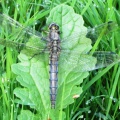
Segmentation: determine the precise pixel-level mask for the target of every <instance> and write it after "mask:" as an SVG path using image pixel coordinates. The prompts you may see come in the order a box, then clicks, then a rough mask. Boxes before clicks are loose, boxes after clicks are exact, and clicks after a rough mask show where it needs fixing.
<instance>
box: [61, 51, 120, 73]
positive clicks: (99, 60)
mask: <svg viewBox="0 0 120 120" xmlns="http://www.w3.org/2000/svg"><path fill="white" fill-rule="evenodd" d="M119 60H120V57H119V56H118V55H117V54H115V53H113V52H104V51H103V52H101V51H97V52H94V53H93V54H92V53H89V54H79V53H76V52H68V53H66V54H65V53H61V54H60V57H59V67H60V69H62V70H63V69H64V70H65V71H67V70H70V71H72V72H85V71H92V70H95V69H99V68H103V67H106V66H108V65H110V64H112V63H116V62H118V61H119Z"/></svg>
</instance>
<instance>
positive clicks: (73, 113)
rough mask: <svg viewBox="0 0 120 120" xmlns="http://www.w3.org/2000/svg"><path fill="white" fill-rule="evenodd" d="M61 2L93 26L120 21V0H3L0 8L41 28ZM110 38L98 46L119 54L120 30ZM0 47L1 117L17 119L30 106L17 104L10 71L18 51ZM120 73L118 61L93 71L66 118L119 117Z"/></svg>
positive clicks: (14, 83) (26, 23)
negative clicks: (119, 32)
mask: <svg viewBox="0 0 120 120" xmlns="http://www.w3.org/2000/svg"><path fill="white" fill-rule="evenodd" d="M61 3H65V4H67V5H69V6H71V7H73V9H74V10H75V12H76V13H78V14H81V15H82V16H83V18H84V21H85V26H87V27H88V26H91V27H94V26H96V25H99V24H101V23H104V22H108V21H116V22H117V23H118V24H119V21H118V20H119V19H118V18H119V9H120V8H119V6H120V2H119V0H116V1H113V0H106V1H102V0H101V1H100V0H94V1H92V0H72V1H70V0H68V1H65V2H64V1H63V2H60V1H57V0H53V1H50V0H48V1H44V0H43V1H41V0H39V1H32V0H31V1H28V0H16V1H12V2H11V1H2V2H1V3H0V11H1V12H2V13H4V14H8V15H9V16H11V17H12V18H14V19H15V20H17V21H18V22H20V23H21V24H24V25H27V26H32V27H34V28H35V29H36V30H40V29H41V28H43V27H44V26H45V21H46V17H47V16H48V15H49V12H50V10H51V9H52V8H54V7H55V6H56V5H59V4H61ZM0 19H1V18H0ZM111 39H112V40H110V38H108V41H103V40H102V41H99V42H98V44H97V47H96V48H95V49H97V50H103V51H113V52H116V53H118V54H119V48H120V47H119V34H118V33H111ZM0 50H1V51H0V59H1V61H0V65H1V67H0V73H1V74H0V88H1V89H0V93H1V97H0V120H16V119H17V116H18V115H19V113H20V111H21V109H23V108H26V109H29V107H26V106H19V105H17V104H16V103H15V98H14V95H13V90H14V88H15V87H16V86H19V84H18V83H17V82H16V80H15V77H16V76H15V75H14V74H13V73H12V72H11V65H12V64H13V63H16V62H18V60H17V55H18V52H19V51H18V52H17V51H15V50H12V49H11V48H5V47H3V46H0ZM119 75H120V68H119V65H118V64H117V65H114V66H113V65H110V66H108V67H107V68H104V69H99V70H96V71H93V72H90V75H89V77H88V78H86V79H85V80H84V82H83V83H82V85H81V86H82V87H83V93H82V95H81V96H80V98H78V99H77V100H76V102H75V103H74V105H73V104H72V105H70V106H68V107H67V108H66V109H65V110H64V111H65V112H66V120H79V119H83V118H85V119H87V120H96V119H104V120H105V119H110V120H117V119H119V117H120V113H119V105H120V104H119V103H120V102H119V93H120V87H119V84H120V81H119Z"/></svg>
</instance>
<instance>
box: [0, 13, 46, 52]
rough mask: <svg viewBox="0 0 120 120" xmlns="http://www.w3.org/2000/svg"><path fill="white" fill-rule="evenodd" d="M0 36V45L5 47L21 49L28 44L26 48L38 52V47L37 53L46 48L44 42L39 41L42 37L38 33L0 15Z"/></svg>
mask: <svg viewBox="0 0 120 120" xmlns="http://www.w3.org/2000/svg"><path fill="white" fill-rule="evenodd" d="M0 34H1V36H0V37H1V41H0V43H1V44H2V45H5V46H9V47H18V48H23V47H25V46H26V45H24V43H26V42H28V43H27V44H28V45H27V46H29V47H27V48H29V49H30V48H31V49H34V50H38V46H39V52H40V50H41V51H42V50H43V49H44V48H45V46H46V41H43V40H41V39H42V35H41V33H40V32H38V31H35V30H33V29H32V28H30V27H24V26H22V25H21V24H20V23H18V22H17V21H15V20H14V19H12V18H10V17H9V16H7V15H5V14H0ZM4 39H5V40H4ZM13 41H16V42H13ZM17 42H18V43H17Z"/></svg>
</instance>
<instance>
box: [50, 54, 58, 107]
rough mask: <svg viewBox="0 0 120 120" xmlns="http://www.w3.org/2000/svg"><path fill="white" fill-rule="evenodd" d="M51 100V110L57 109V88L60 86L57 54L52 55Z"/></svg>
mask: <svg viewBox="0 0 120 120" xmlns="http://www.w3.org/2000/svg"><path fill="white" fill-rule="evenodd" d="M49 73H50V99H51V108H55V102H56V95H57V86H58V57H57V54H56V55H55V54H54V55H50V71H49Z"/></svg>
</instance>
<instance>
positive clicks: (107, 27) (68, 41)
mask: <svg viewBox="0 0 120 120" xmlns="http://www.w3.org/2000/svg"><path fill="white" fill-rule="evenodd" d="M79 29H80V28H79ZM117 29H118V25H117V23H115V22H112V21H111V22H107V23H103V24H101V25H99V26H97V27H94V28H89V29H88V30H87V29H85V28H84V29H83V30H81V31H80V32H79V33H78V32H75V33H73V32H72V35H71V34H70V35H68V36H67V37H65V38H63V39H62V40H61V46H62V47H63V49H65V48H72V47H74V46H75V45H76V44H77V43H79V44H86V41H84V37H87V38H90V39H91V40H92V43H94V42H95V41H96V40H97V38H98V36H99V35H100V34H101V33H102V34H103V35H108V33H110V32H113V31H116V30H117Z"/></svg>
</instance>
